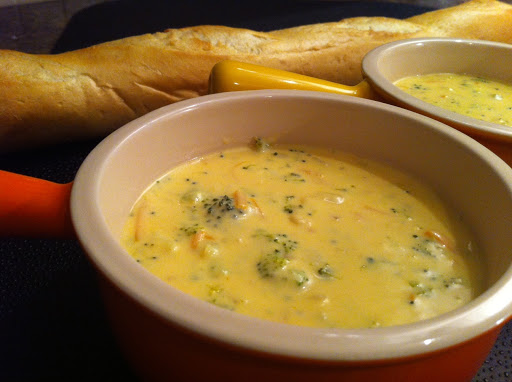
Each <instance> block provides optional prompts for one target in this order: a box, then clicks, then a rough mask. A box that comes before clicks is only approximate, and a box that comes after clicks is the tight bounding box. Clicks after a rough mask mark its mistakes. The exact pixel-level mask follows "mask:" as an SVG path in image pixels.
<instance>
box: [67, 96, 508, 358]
mask: <svg viewBox="0 0 512 382" xmlns="http://www.w3.org/2000/svg"><path fill="white" fill-rule="evenodd" d="M262 98H266V99H268V98H275V99H280V98H287V99H289V98H301V99H304V98H306V99H311V98H314V99H319V100H322V99H324V100H331V101H332V100H334V101H336V102H340V103H347V104H361V103H362V104H366V105H369V106H371V107H372V108H375V109H385V110H391V111H393V112H394V113H397V114H399V115H402V116H403V117H404V118H413V119H419V120H422V121H423V123H425V124H428V125H429V126H430V127H431V128H432V129H434V130H437V131H438V132H440V133H442V134H444V135H446V137H447V138H450V139H455V140H457V141H458V142H461V143H462V144H464V145H466V146H468V147H469V148H470V149H471V150H473V151H474V152H475V153H477V154H478V155H479V156H480V157H481V158H482V160H484V161H487V162H492V163H493V167H494V168H495V171H496V172H497V173H498V176H500V177H502V178H503V179H504V181H505V182H506V183H507V184H508V186H509V188H510V190H511V193H512V169H511V168H510V167H509V166H507V165H506V164H505V163H504V162H503V161H502V160H501V159H499V158H498V157H497V156H496V155H495V154H493V153H492V152H490V151H489V150H488V149H486V148H485V147H483V146H481V145H480V144H478V143H477V142H475V141H474V140H473V139H471V138H469V137H467V136H466V135H464V134H462V133H460V132H458V131H456V130H454V129H451V128H448V129H447V128H446V126H445V125H444V124H442V123H440V122H437V121H435V120H432V119H430V118H428V117H425V116H422V115H419V114H417V113H414V112H411V111H408V110H404V109H401V108H398V107H395V106H391V105H387V104H383V103H380V102H375V101H371V100H366V99H360V98H356V97H346V96H341V95H336V94H329V93H320V92H310V91H296V90H255V91H244V92H232V93H220V94H213V95H207V96H202V97H198V98H194V99H190V100H186V101H181V102H179V103H175V104H172V105H169V106H165V107H163V108H161V109H158V110H156V111H153V112H151V113H149V114H147V115H145V116H143V117H140V118H139V119H137V120H134V121H132V122H130V123H128V124H127V125H125V126H124V127H122V128H120V129H118V130H116V131H115V132H114V133H112V134H111V135H110V136H109V137H107V138H106V139H105V140H103V141H102V142H101V143H100V144H99V145H98V146H97V147H96V148H95V149H94V150H93V151H92V152H91V153H90V154H89V156H88V157H87V158H86V159H85V161H84V162H83V164H82V166H81V167H80V169H79V171H78V173H77V175H76V178H75V181H74V186H73V189H72V195H71V212H72V221H73V224H74V227H75V231H76V234H77V237H78V239H79V241H80V243H81V245H82V247H83V249H84V251H85V253H86V255H87V256H88V258H89V260H90V261H91V262H92V264H93V265H94V266H95V268H96V269H97V271H99V272H100V273H101V274H103V275H104V276H105V277H106V278H107V279H108V280H110V282H111V283H112V284H114V285H115V286H116V287H117V288H118V289H119V290H121V291H122V292H123V293H125V294H127V295H128V296H131V298H133V299H134V300H135V301H137V302H138V303H139V304H140V305H142V306H143V307H145V308H147V309H149V310H150V311H151V312H153V313H155V314H156V315H158V316H160V317H161V318H163V319H164V320H165V321H168V322H171V323H172V324H173V325H175V326H178V327H182V328H184V329H185V330H188V331H192V332H194V333H196V334H200V335H201V336H204V337H205V338H208V339H209V340H214V341H217V342H220V343H224V344H229V345H231V346H233V345H234V346H236V347H239V348H242V349H245V350H251V351H257V352H259V353H262V354H270V355H277V356H283V357H295V358H301V359H309V360H319V361H329V362H340V361H378V360H386V359H396V358H403V357H409V356H415V355H420V354H425V353H428V352H432V351H436V350H440V349H445V348H447V347H450V346H454V345H457V344H460V343H463V342H465V341H468V340H470V339H472V338H474V337H476V336H478V335H480V334H484V333H485V332H487V331H491V330H495V329H496V328H497V327H499V326H501V325H503V324H504V323H505V322H506V320H508V319H509V318H510V316H511V315H512V300H511V299H510V298H509V296H510V295H512V266H511V267H509V268H508V270H507V271H506V272H505V274H504V275H503V276H502V277H501V278H500V279H499V280H498V282H496V283H495V284H494V285H492V286H491V287H490V288H489V289H488V290H486V291H485V292H484V293H483V294H481V295H480V296H478V297H477V298H475V299H474V300H473V301H471V302H470V303H468V304H467V305H465V306H463V307H461V308H458V309H456V310H454V311H452V312H449V313H446V314H443V315H441V316H438V317H436V318H432V319H429V320H424V321H420V322H417V323H413V324H407V325H402V326H395V327H385V328H374V329H319V328H306V327H300V326H293V325H287V324H280V323H274V322H270V321H265V320H262V319H258V318H253V317H249V316H245V315H241V314H238V313H234V312H231V311H228V310H225V309H222V308H219V307H217V306H214V305H213V304H210V303H207V302H204V301H200V300H198V299H196V298H195V297H192V296H189V295H187V294H185V293H184V292H181V291H179V290H177V289H175V288H173V287H171V286H170V285H168V284H166V283H165V282H163V281H162V280H160V279H158V278H157V277H155V276H153V275H152V274H150V273H149V272H148V271H146V270H145V269H144V268H142V267H141V266H140V265H139V264H137V263H136V262H134V261H133V259H132V258H131V257H130V256H129V255H128V254H127V253H126V251H125V250H124V249H123V248H122V247H121V245H120V244H119V243H118V239H117V238H116V237H115V236H114V235H113V234H112V233H111V232H110V230H109V228H108V226H107V223H106V222H105V220H104V218H103V215H102V212H101V209H100V206H99V203H98V200H97V199H98V194H99V188H100V178H101V176H100V174H101V173H102V171H103V168H104V166H105V163H106V161H108V158H109V157H110V156H111V155H115V152H116V150H117V148H118V146H119V145H122V144H123V142H125V141H127V140H129V138H130V136H131V135H132V134H136V133H137V132H138V131H139V130H140V129H144V128H146V127H147V126H150V125H151V124H152V122H154V121H157V120H159V119H161V118H166V117H168V116H169V115H173V114H180V113H184V112H187V111H190V110H193V109H197V108H200V107H201V105H205V104H215V103H220V104H222V103H226V102H228V103H229V102H231V101H232V100H240V99H262ZM91 174H94V175H91ZM91 222H93V224H91ZM105 253H108V254H109V256H108V257H107V256H104V254H105ZM134 280H136V282H135V281H134ZM169 299H172V300H173V301H174V303H173V304H172V306H171V305H170V304H169ZM198 312H200V314H197V313H198ZM482 316H484V317H485V318H484V319H482V318H481V317H482ZM205 317H208V319H207V320H206V319H205ZM248 328H249V329H248ZM263 334H264V335H263ZM369 338H371V340H372V341H371V343H370V341H369ZM376 341H377V342H376ZM375 344H379V345H378V346H376V345H375ZM369 349H371V350H369Z"/></svg>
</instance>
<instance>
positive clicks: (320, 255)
mask: <svg viewBox="0 0 512 382" xmlns="http://www.w3.org/2000/svg"><path fill="white" fill-rule="evenodd" d="M256 143H257V144H256V145H255V146H252V147H243V148H238V149H229V150H226V151H224V152H220V153H215V154H212V155H208V156H205V157H202V158H198V159H196V160H193V161H191V162H189V163H186V164H184V165H182V166H179V167H177V168H175V169H173V170H172V171H171V172H169V173H168V174H167V175H166V176H164V177H162V178H161V179H160V180H158V181H157V182H156V183H155V184H153V185H152V186H151V187H150V188H149V189H148V190H147V191H146V192H145V193H144V194H143V195H142V197H141V198H140V200H139V201H138V202H137V203H136V205H135V206H134V208H133V211H132V213H131V215H130V217H129V219H128V221H127V224H126V227H125V229H124V232H123V237H122V242H123V245H124V246H125V247H126V249H127V250H128V251H129V252H130V253H131V254H132V255H133V257H134V258H135V259H136V261H137V262H139V263H140V264H141V265H142V266H143V267H145V268H147V269H148V270H149V271H150V272H152V273H154V274H155V275H156V276H158V277H160V278H161V279H163V280H165V281H166V282H168V283H169V284H171V285H173V286H174V287H176V288H178V289H180V290H182V291H184V292H187V293H189V294H191V295H194V296H197V297H198V298H200V299H204V300H206V301H209V302H211V303H213V304H216V305H218V306H221V307H224V308H226V309H230V310H233V311H236V312H239V313H243V314H247V315H252V316H256V317H260V318H263V319H268V320H273V321H279V322H284V323H290V324H296V325H307V326H314V327H343V328H361V327H377V326H387V325H398V324H404V323H409V322H413V321H417V320H421V319H425V318H429V317H432V316H436V315H438V314H441V313H443V312H446V311H449V310H452V309H454V308H456V307H458V306H461V305H463V304H465V303H467V302H468V301H470V300H471V299H472V298H473V297H474V296H475V294H477V293H478V291H479V285H478V284H479V283H478V280H477V276H476V269H477V267H478V264H477V257H478V254H477V253H476V250H475V245H474V243H473V241H472V239H471V237H470V235H469V233H468V231H467V230H466V229H465V228H464V226H463V225H462V223H461V222H460V221H459V220H460V219H459V218H458V217H457V216H454V215H451V214H450V213H449V212H448V211H447V210H446V209H445V208H444V207H443V205H442V204H441V202H440V201H439V200H438V198H437V197H436V196H435V195H434V193H432V192H431V191H429V190H428V189H427V188H425V187H424V186H423V185H421V184H420V183H418V182H417V181H415V180H413V179H411V178H409V177H408V176H405V175H404V174H402V173H399V172H397V171H394V170H392V169H390V168H388V167H385V166H382V165H379V164H376V163H373V162H370V161H367V160H363V159H360V158H357V157H353V156H349V155H347V154H343V153H340V152H334V151H329V150H321V149H315V148H309V147H296V146H290V147H289V146H274V147H268V145H267V144H265V142H263V141H261V140H256Z"/></svg>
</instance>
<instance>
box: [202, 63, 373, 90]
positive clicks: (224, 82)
mask: <svg viewBox="0 0 512 382" xmlns="http://www.w3.org/2000/svg"><path fill="white" fill-rule="evenodd" d="M259 89H295V90H315V91H322V92H329V93H338V94H343V95H349V96H354V97H362V98H368V99H379V98H378V95H377V94H376V93H375V92H374V90H373V89H372V87H371V86H370V84H369V83H368V82H366V81H362V82H360V83H359V84H357V85H355V86H347V85H342V84H338V83H335V82H330V81H325V80H321V79H318V78H314V77H309V76H304V75H301V74H296V73H292V72H288V71H285V70H279V69H273V68H268V67H265V66H260V65H254V64H248V63H245V62H238V61H232V60H226V61H221V62H219V63H217V64H215V66H214V67H213V68H212V71H211V73H210V82H209V92H210V93H222V92H230V91H239V90H259Z"/></svg>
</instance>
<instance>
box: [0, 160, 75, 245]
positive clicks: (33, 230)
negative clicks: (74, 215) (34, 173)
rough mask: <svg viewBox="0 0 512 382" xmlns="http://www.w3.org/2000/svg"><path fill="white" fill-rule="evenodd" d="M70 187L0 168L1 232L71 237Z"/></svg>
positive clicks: (72, 233) (69, 185)
mask: <svg viewBox="0 0 512 382" xmlns="http://www.w3.org/2000/svg"><path fill="white" fill-rule="evenodd" d="M71 187H72V182H71V183H66V184H60V183H54V182H49V181H47V180H42V179H37V178H33V177H30V176H25V175H19V174H14V173H11V172H7V171H2V170H0V236H25V237H53V238H69V237H73V236H74V231H73V225H72V223H71V215H70V207H69V199H70V195H71Z"/></svg>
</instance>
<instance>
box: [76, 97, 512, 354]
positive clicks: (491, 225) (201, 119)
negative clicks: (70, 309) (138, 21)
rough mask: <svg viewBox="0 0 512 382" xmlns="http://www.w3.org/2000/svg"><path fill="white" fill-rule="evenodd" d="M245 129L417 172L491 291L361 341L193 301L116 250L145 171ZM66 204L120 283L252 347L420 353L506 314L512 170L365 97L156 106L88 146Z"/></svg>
mask: <svg viewBox="0 0 512 382" xmlns="http://www.w3.org/2000/svg"><path fill="white" fill-rule="evenodd" d="M253 136H261V137H273V138H276V139H277V140H278V141H281V142H287V143H302V144H308V145H321V146H330V147H335V148H337V149H341V150H345V151H348V152H352V153H355V154H358V155H360V156H363V157H367V158H371V159H374V160H378V161H383V162H386V163H388V164H391V165H392V166H395V167H398V168H400V169H402V170H405V171H407V172H409V173H411V174H413V175H415V176H419V177H421V178H422V179H424V181H426V182H428V183H430V184H431V185H432V186H433V187H434V188H435V189H436V190H437V191H438V192H439V193H440V195H441V196H442V197H443V198H444V200H445V201H446V202H447V203H448V204H449V205H451V206H452V207H453V208H454V209H455V210H457V211H459V212H460V213H461V216H462V217H463V219H464V220H465V221H466V222H467V223H468V224H469V225H470V226H471V227H472V229H473V231H474V233H475V234H476V235H477V237H478V240H479V245H480V246H481V248H482V249H483V251H484V252H485V256H486V259H485V267H484V268H485V269H482V272H485V274H486V278H487V280H488V286H489V287H490V289H489V290H488V291H487V292H486V293H484V294H483V295H482V296H480V297H479V298H478V299H477V300H475V301H474V302H472V303H471V304H469V305H468V306H466V307H464V308H461V309H458V310H457V311H455V312H454V313H449V314H447V315H444V316H442V317H439V318H437V319H434V320H429V321H425V322H422V323H417V324H412V325H407V326H404V327H401V328H398V327H395V328H384V329H382V330H381V329H378V330H375V329H371V330H373V332H372V336H373V337H372V338H374V341H373V342H371V343H369V342H368V341H367V339H365V335H366V334H365V333H368V331H369V330H370V329H368V330H362V331H348V330H345V331H344V330H337V331H332V330H330V331H326V330H318V329H310V328H299V327H293V326H288V325H280V324H272V323H267V322H260V320H257V319H253V318H249V317H240V316H241V315H237V314H235V313H232V312H227V311H224V310H222V309H220V308H217V307H214V306H212V305H210V304H207V303H203V302H200V301H197V300H195V299H194V298H191V297H189V296H186V295H184V294H183V293H181V292H179V291H177V290H175V289H174V288H171V287H169V286H167V285H166V284H164V283H163V282H161V281H160V280H157V279H156V277H153V276H152V275H149V274H148V272H146V271H145V270H144V269H143V268H142V267H140V266H139V265H138V264H136V263H135V262H134V261H133V260H132V259H131V257H130V256H129V255H128V254H126V253H125V252H124V251H123V250H122V248H121V247H120V245H119V243H118V237H119V234H120V232H121V229H122V227H123V225H124V223H125V220H126V218H127V216H128V213H129V211H130V208H131V207H132V205H133V204H134V202H135V201H136V199H137V198H138V197H139V196H140V194H141V193H142V192H143V191H144V190H145V189H146V188H147V187H148V186H149V185H150V184H151V183H152V182H153V181H154V180H156V179H157V178H158V177H160V176H162V175H163V174H165V173H166V172H167V171H168V170H169V169H170V168H172V167H173V166H174V165H176V164H178V163H180V162H183V161H185V160H187V159H190V158H193V157H197V156H200V155H202V154H204V153H208V152H212V151H214V150H220V149H224V148H226V147H229V146H234V145H244V144H247V142H248V141H249V140H250V139H251V138H252V137H253ZM72 211H73V220H74V224H75V228H76V230H77V234H78V236H79V238H80V241H81V242H82V245H83V246H84V248H85V250H86V252H87V253H88V254H89V256H90V258H91V260H92V261H93V263H94V264H95V265H96V266H97V267H98V268H99V269H100V271H102V272H103V273H105V274H106V275H107V277H109V278H110V279H111V280H113V282H114V283H115V284H117V285H118V286H119V287H120V288H121V289H122V290H124V291H126V293H129V294H130V295H132V296H134V297H135V298H136V299H138V300H139V301H140V302H141V303H142V304H144V305H146V306H148V307H150V308H151V309H153V310H154V311H155V312H157V313H158V314H160V315H162V316H164V317H166V318H167V319H170V320H173V321H175V322H177V323H178V324H179V325H184V326H188V327H189V328H192V329H193V330H197V331H199V332H201V333H202V334H205V335H208V336H212V337H215V338H218V339H221V340H225V341H233V342H235V343H238V344H240V345H242V346H247V347H250V348H255V349H260V350H265V351H271V352H277V353H281V354H292V355H297V356H304V357H312V358H322V359H338V358H343V357H344V358H346V359H350V358H372V357H373V358H388V357H392V356H398V355H401V354H402V355H403V354H411V353H414V352H421V351H420V348H422V347H425V346H427V345H426V344H427V342H425V339H426V338H430V339H435V340H432V341H430V342H428V344H429V349H434V348H435V347H442V346H444V345H446V344H449V343H457V342H460V341H463V340H464V339H467V338H468V336H471V333H472V332H474V331H475V330H487V329H490V328H491V327H492V326H493V325H495V324H496V323H497V322H499V321H502V320H503V319H504V318H506V317H507V316H509V315H510V314H512V308H511V300H512V298H510V296H512V285H511V281H510V274H511V271H510V270H509V268H510V262H511V261H510V260H511V254H512V235H511V234H510V227H511V226H512V170H511V169H510V168H509V167H508V166H507V165H505V164H504V163H503V162H502V161H501V160H500V159H499V158H497V157H496V156H495V155H494V154H492V153H491V152H490V151H488V150H487V149H485V148H484V147H483V146H481V145H479V144H477V143H476V142H475V141H473V140H472V139H470V138H468V137H466V136H465V135H463V134H462V133H459V132H457V131H455V130H453V129H449V128H446V126H445V125H442V124H441V123H438V122H436V121H434V120H431V119H429V118H426V117H423V116H420V115H418V114H415V113H412V112H409V111H406V110H402V109H399V108H396V107H393V106H389V105H385V104H381V103H377V102H373V101H367V100H361V99H356V98H353V97H344V96H339V95H331V94H326V93H319V92H303V91H282V90H270V91H254V92H252V91H251V92H237V93H224V94H217V95H213V96H206V97H200V98H199V99H195V100H189V101H183V102H180V103H179V104H174V105H171V106H168V107H164V108H162V109H159V110H157V111H155V112H153V113H150V114H148V115H146V116H144V117H142V118H140V119H139V120H136V121H134V122H132V123H130V124H128V125H127V126H125V127H124V128H122V129H120V130H118V131H116V132H115V133H113V134H112V135H111V136H110V137H108V138H107V139H106V140H105V141H104V142H102V143H101V144H100V145H99V146H98V147H97V148H96V149H95V150H94V151H93V153H91V155H90V156H89V157H88V158H87V159H86V161H85V162H84V164H83V166H82V167H81V169H80V171H79V173H78V175H77V177H76V180H75V186H74V189H73V195H72ZM248 325H249V326H250V327H251V329H250V330H248ZM455 327H456V328H457V330H453V329H454V328H455ZM406 328H407V329H406ZM465 328H467V329H466V330H465ZM270 333H272V335H269V334H270ZM354 333H356V334H357V335H354ZM348 334H350V335H348ZM361 334H362V336H361ZM344 341H345V342H344ZM347 341H348V342H347ZM375 341H377V342H375ZM311 344H314V345H313V346H312V345H311ZM343 344H345V345H347V344H349V346H345V345H343ZM376 344H378V346H376Z"/></svg>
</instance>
